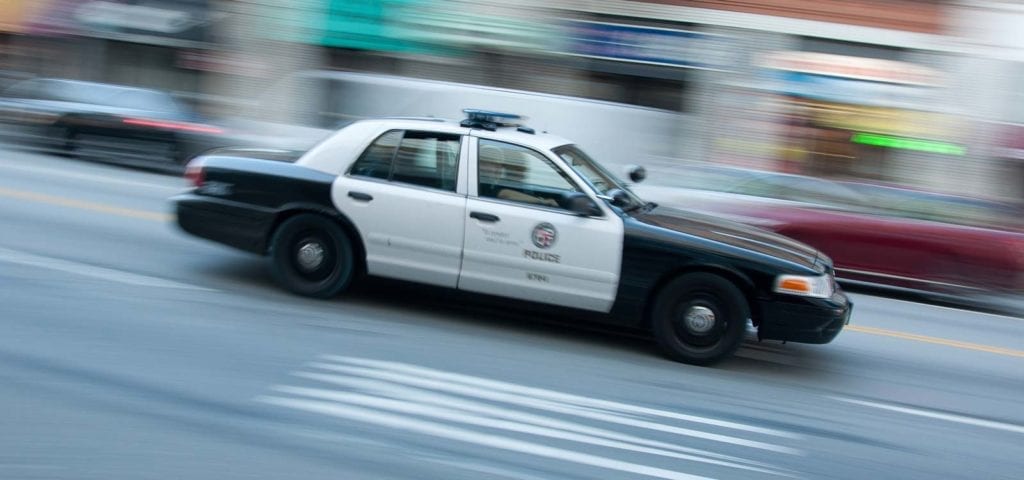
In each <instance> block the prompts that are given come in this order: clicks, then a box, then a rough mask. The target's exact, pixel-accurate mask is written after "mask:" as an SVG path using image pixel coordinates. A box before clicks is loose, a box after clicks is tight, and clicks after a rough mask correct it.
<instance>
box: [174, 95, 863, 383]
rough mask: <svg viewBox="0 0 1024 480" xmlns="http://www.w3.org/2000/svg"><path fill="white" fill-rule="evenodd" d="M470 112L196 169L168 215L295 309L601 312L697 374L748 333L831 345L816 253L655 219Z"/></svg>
mask: <svg viewBox="0 0 1024 480" xmlns="http://www.w3.org/2000/svg"><path fill="white" fill-rule="evenodd" d="M466 112H467V114H468V117H467V118H466V119H465V120H463V121H461V122H454V121H446V120H441V119H436V118H381V119H370V120H361V121H357V122H354V123H351V124H349V125H348V126H345V127H344V128H341V129H340V130H338V131H337V132H336V133H334V134H333V135H332V136H330V137H329V138H328V139H326V140H325V141H323V142H322V143H320V144H319V145H318V146H316V147H314V148H313V149H311V150H309V151H308V152H306V153H305V154H303V155H302V156H301V157H300V158H298V159H297V160H296V161H294V162H283V161H280V159H277V158H273V157H274V155H275V154H274V153H273V152H261V151H259V150H221V151H215V152H211V153H208V154H206V155H203V156H200V157H198V158H196V159H194V160H193V161H192V162H190V164H189V165H188V167H187V171H186V177H187V178H189V180H190V181H191V183H192V185H193V186H194V188H192V189H191V190H190V191H189V192H187V193H184V194H182V195H179V196H177V197H175V198H174V199H172V200H173V202H174V205H175V208H176V211H177V221H178V224H179V225H180V227H181V228H182V229H183V230H184V231H186V232H188V233H191V234H193V235H196V236H199V237H203V238H207V239H210V240H214V241H217V242H220V243H223V244H227V245H230V246H233V247H236V248H239V249H242V250H247V251H250V252H253V253H257V254H261V255H266V256H268V257H269V259H270V264H271V272H272V275H273V277H274V278H275V280H276V281H277V282H278V283H279V284H280V285H281V286H282V287H284V288H286V289H288V290H290V291H292V292H294V293H296V294H300V295H306V296H310V297H320V298H327V297H332V296H335V295H337V294H338V293H340V292H342V291H344V290H345V289H346V288H347V287H349V286H350V285H351V284H352V282H354V281H358V279H359V278H361V277H362V275H364V274H368V275H374V276H380V277H390V278H395V279H400V280H406V281H412V282H420V283H423V284H429V285H436V286H442V287H449V288H453V289H458V290H462V291H466V292H473V293H476V294H482V295H484V296H487V297H492V296H496V297H504V298H511V299H516V300H522V301H526V302H531V303H529V304H530V305H548V306H551V307H552V308H557V307H568V308H570V309H572V310H573V311H588V312H597V313H599V315H596V317H597V318H599V319H601V320H603V321H606V322H610V323H614V324H617V325H621V326H628V327H636V328H641V329H645V330H648V331H649V332H651V333H652V334H653V336H654V338H655V339H656V340H657V342H658V344H659V345H660V346H661V347H662V349H663V350H664V352H665V353H666V354H667V355H668V356H669V357H671V358H673V359H675V360H678V361H682V362H686V363H691V364H699V365H706V364H711V363H714V362H716V361H719V360H722V359H723V358H726V357H728V356H730V355H731V354H732V353H733V352H735V350H736V349H737V347H738V346H739V345H740V343H741V342H742V340H743V338H744V337H745V334H746V331H747V324H748V321H749V322H752V324H753V325H754V326H755V327H756V328H757V333H758V336H759V338H761V339H774V340H783V341H791V342H803V343H818V344H821V343H828V342H830V341H832V339H833V338H835V337H836V335H837V334H838V333H839V332H840V330H842V328H843V326H844V325H845V324H847V323H848V321H849V317H850V311H851V309H852V304H851V303H850V301H849V300H848V299H847V297H846V295H844V294H843V292H842V291H840V289H839V287H837V286H836V282H835V280H834V275H833V269H832V264H831V261H830V260H829V259H828V258H827V257H825V256H824V255H822V254H821V253H820V252H818V251H816V250H814V249H813V248H811V247H808V246H806V245H804V244H801V243H798V242H796V241H793V240H790V239H788V238H785V237H782V236H779V235H776V234H773V233H770V232H767V231H763V230H759V229H755V228H752V227H748V226H743V225H740V224H738V223H733V222H729V221H724V220H721V219H717V218H714V217H710V216H704V215H699V214H695V213H691V212H686V211H680V210H672V209H667V208H664V207H660V206H657V205H655V204H652V203H646V202H644V201H642V200H641V199H640V198H638V197H637V196H636V195H634V194H633V193H631V192H630V190H629V188H627V186H626V185H625V184H624V183H623V182H622V181H621V180H619V179H618V178H616V176H614V175H612V174H610V173H609V172H608V170H606V169H605V168H604V167H602V165H600V164H598V163H596V162H595V161H593V160H592V159H591V158H590V157H589V156H587V154H586V153H584V152H583V151H582V150H581V149H580V148H579V147H578V146H576V145H574V144H573V143H572V142H570V141H568V140H565V139H563V138H559V137H557V136H554V135H549V134H547V133H538V132H535V131H534V130H532V129H530V128H528V127H526V126H523V125H522V124H521V119H520V118H518V117H517V116H515V115H509V114H502V113H497V112H486V111H477V110H467V111H466ZM642 176H643V172H642V169H639V168H637V169H634V170H632V171H631V172H630V177H631V179H632V180H633V181H639V180H641V179H642Z"/></svg>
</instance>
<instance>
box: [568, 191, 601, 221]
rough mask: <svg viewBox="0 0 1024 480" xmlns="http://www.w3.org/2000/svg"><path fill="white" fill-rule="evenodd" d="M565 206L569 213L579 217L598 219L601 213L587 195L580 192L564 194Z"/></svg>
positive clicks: (599, 208)
mask: <svg viewBox="0 0 1024 480" xmlns="http://www.w3.org/2000/svg"><path fill="white" fill-rule="evenodd" d="M565 206H566V208H567V209H569V211H570V212H573V213H575V214H576V215H579V216H581V217H599V216H601V214H602V213H603V212H602V211H601V207H599V206H597V204H596V203H594V201H593V200H591V199H590V197H588V196H587V194H585V193H582V192H572V193H569V194H566V196H565Z"/></svg>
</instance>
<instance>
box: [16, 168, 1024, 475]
mask: <svg viewBox="0 0 1024 480" xmlns="http://www.w3.org/2000/svg"><path fill="white" fill-rule="evenodd" d="M183 186H184V182H183V181H181V180H179V179H176V178H173V177H168V176H160V175H152V174H146V173H141V172H135V171H130V170H125V169H119V168H116V167H110V166H103V165H94V164H87V163H82V162H76V161H74V160H68V159H61V158H55V157H48V156H41V155H35V154H29V153H24V152H16V151H10V150H0V478H2V479H104V480H108V479H120V478H124V479H149V478H152V479H168V478H183V479H193V478H197V479H199V478H209V479H235V478H261V479H262V478H301V479H320V478H323V479H342V478H343V479H362V478H365V479H392V478H401V479H427V478H430V479H434V478H437V479H492V478H493V479H597V478H600V479H612V478H637V479H647V478H664V479H688V478H701V477H708V478H720V479H734V478H814V479H816V478H844V479H865V478H899V479H913V478H919V479H935V478H964V479H968V478H969V479H977V478H985V479H996V478H1005V479H1018V478H1021V477H1022V476H1024V411H1022V409H1021V406H1022V401H1024V320H1022V319H1020V318H1014V317H1009V316H999V315H992V314H984V313H974V312H968V311H963V310H955V309H950V308H943V307H937V306H931V305H921V304H916V303H911V302H906V301H902V300H895V299H887V298H881V297H873V296H865V295H854V299H855V301H856V304H857V309H856V311H855V314H854V317H853V323H852V325H851V326H850V327H849V329H848V330H847V331H845V332H843V333H842V334H841V335H840V336H839V338H838V339H837V340H836V341H835V342H833V343H832V344H829V345H823V346H812V345H797V344H786V345H783V344H779V343H760V344H759V343H756V342H755V341H753V340H751V341H749V342H748V343H747V344H746V345H744V347H743V348H742V349H741V350H740V351H739V353H738V356H737V357H736V358H735V359H733V360H730V361H728V362H725V363H724V364H722V365H720V366H718V367H715V368H699V367H690V366H686V365H680V364H676V363H673V362H670V361H668V360H665V359H663V358H662V357H661V356H659V354H658V353H657V351H656V350H655V348H654V347H653V345H651V344H650V343H648V342H647V341H645V340H643V339H638V338H630V337H623V336H618V335H612V334H608V333H603V332H599V331H594V330H592V329H587V328H581V327H576V326H572V325H565V324H561V323H558V322H552V321H551V320H552V319H550V318H547V319H545V318H543V316H542V315H540V314H530V313H515V314H509V313H506V312H499V311H497V310H486V309H478V308H467V307H465V306H462V305H461V302H458V301H457V300H458V299H456V298H455V297H453V296H451V295H448V294H446V293H444V292H436V291H426V290H422V289H418V288H414V287H410V286H407V285H402V284H393V283H389V282H374V283H372V284H370V285H365V286H362V287H361V288H359V289H357V291H356V292H354V293H352V294H349V295H347V296H345V297H343V298H339V299H336V300H330V301H315V300H309V299H303V298H298V297H295V296H291V295H289V294H286V293H284V292H282V291H281V290H279V289H277V288H276V287H275V286H274V285H272V284H271V282H270V281H269V277H268V274H267V270H266V267H265V263H264V261H263V259H261V258H258V257H254V256H250V255H247V254H243V253H238V252H235V251H232V250H230V249H228V248H227V247H221V246H218V245H216V244H212V243H208V242H205V241H202V240H197V239H192V238H190V237H186V236H185V235H184V234H183V233H181V232H179V231H178V230H177V229H176V227H175V226H174V224H173V223H172V221H171V219H172V217H171V215H170V213H169V206H168V204H167V202H166V199H167V197H169V196H171V195H173V194H174V193H176V192H177V191H179V190H181V189H182V188H183ZM453 303H458V305H453ZM538 317H541V321H538Z"/></svg>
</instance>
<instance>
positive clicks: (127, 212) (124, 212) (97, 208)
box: [0, 187, 174, 222]
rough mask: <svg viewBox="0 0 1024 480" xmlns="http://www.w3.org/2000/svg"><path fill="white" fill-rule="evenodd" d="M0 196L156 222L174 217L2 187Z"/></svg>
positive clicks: (166, 220) (166, 214)
mask: <svg viewBox="0 0 1024 480" xmlns="http://www.w3.org/2000/svg"><path fill="white" fill-rule="evenodd" d="M0 196H2V197H8V198H15V199H18V200H28V201H31V202H41V203H46V204H50V205H58V206H61V207H68V208H77V209H81V210H90V211H93V212H99V213H108V214H111V215H118V216H121V217H132V218H141V219H143V220H154V221H158V222H169V221H171V220H172V219H174V216H173V215H171V214H168V213H160V212H150V211H146V210H134V209H131V208H124V207H115V206H113V205H105V204H102V203H95V202H87V201H84V200H75V199H73V198H65V197H58V196H54V195H46V194H43V193H35V192H26V191H23V190H12V189H10V188H3V187H0Z"/></svg>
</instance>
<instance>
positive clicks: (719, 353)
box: [651, 273, 750, 365]
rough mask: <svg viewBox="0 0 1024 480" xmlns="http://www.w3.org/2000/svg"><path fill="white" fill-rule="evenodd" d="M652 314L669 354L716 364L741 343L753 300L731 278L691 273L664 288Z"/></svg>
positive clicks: (691, 361) (653, 324) (697, 362)
mask: <svg viewBox="0 0 1024 480" xmlns="http://www.w3.org/2000/svg"><path fill="white" fill-rule="evenodd" d="M651 315H652V318H651V329H652V331H653V333H654V337H655V339H656V340H657V342H658V345H659V346H661V349H662V351H664V353H665V354H666V355H668V356H669V357H670V358H672V359H673V360H676V361H679V362H683V363H689V364H692V365H710V364H713V363H716V362H719V361H721V360H724V359H726V358H728V357H729V356H731V355H732V354H733V353H734V352H735V351H736V349H737V348H739V346H740V343H742V341H743V336H744V333H745V332H746V326H747V319H748V318H750V306H749V305H748V304H747V299H746V297H745V296H744V295H743V292H741V291H740V290H739V289H738V288H736V286H735V285H733V283H732V282H730V281H729V280H726V279H725V278H722V277H720V276H718V275H714V274H710V273H690V274H686V275H682V276H680V277H678V278H676V279H675V280H672V281H671V282H669V284H668V285H666V286H665V287H664V288H663V289H662V290H661V292H660V293H659V294H658V297H657V298H656V299H655V302H654V308H653V309H652V312H651Z"/></svg>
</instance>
